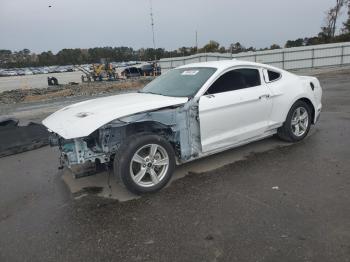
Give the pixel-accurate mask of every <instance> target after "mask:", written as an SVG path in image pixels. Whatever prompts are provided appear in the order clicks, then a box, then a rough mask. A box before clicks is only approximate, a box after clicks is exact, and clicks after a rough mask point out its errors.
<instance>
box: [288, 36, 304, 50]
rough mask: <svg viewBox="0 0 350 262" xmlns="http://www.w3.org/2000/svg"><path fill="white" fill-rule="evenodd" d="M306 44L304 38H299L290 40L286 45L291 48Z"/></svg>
mask: <svg viewBox="0 0 350 262" xmlns="http://www.w3.org/2000/svg"><path fill="white" fill-rule="evenodd" d="M303 45H304V39H302V38H298V39H296V40H288V41H287V42H286V44H285V45H284V47H286V48H290V47H299V46H303Z"/></svg>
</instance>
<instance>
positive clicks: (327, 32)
mask: <svg viewBox="0 0 350 262" xmlns="http://www.w3.org/2000/svg"><path fill="white" fill-rule="evenodd" d="M347 2H348V0H336V4H335V6H334V7H331V8H330V9H329V10H328V11H327V12H326V18H325V25H324V26H323V27H322V28H321V29H322V31H321V33H320V36H321V37H323V38H326V40H328V41H329V40H330V39H331V38H333V37H334V36H335V33H336V28H337V21H338V17H339V15H340V11H341V9H342V8H343V6H344V5H345V4H346V3H347Z"/></svg>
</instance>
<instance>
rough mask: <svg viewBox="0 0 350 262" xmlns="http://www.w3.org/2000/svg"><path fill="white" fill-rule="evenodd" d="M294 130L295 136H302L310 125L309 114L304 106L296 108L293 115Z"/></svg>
mask: <svg viewBox="0 0 350 262" xmlns="http://www.w3.org/2000/svg"><path fill="white" fill-rule="evenodd" d="M291 125H292V132H293V134H294V135H295V136H298V137H300V136H302V135H304V134H305V132H306V130H307V128H308V125H309V114H308V113H307V110H306V109H305V108H304V107H298V108H297V109H295V111H294V113H293V115H292V123H291Z"/></svg>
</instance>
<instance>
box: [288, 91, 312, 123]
mask: <svg viewBox="0 0 350 262" xmlns="http://www.w3.org/2000/svg"><path fill="white" fill-rule="evenodd" d="M298 101H303V102H304V103H306V104H307V105H308V106H309V108H310V110H311V119H312V124H314V123H315V121H316V119H315V112H316V109H315V108H316V107H315V105H314V103H313V102H312V100H311V99H310V98H308V97H307V96H305V95H304V96H303V95H302V96H298V97H296V98H295V99H294V100H293V102H292V103H291V104H290V105H289V107H288V110H287V111H286V113H285V116H284V121H285V120H286V118H287V116H288V113H289V110H290V109H291V108H292V106H293V105H294V104H295V103H296V102H298Z"/></svg>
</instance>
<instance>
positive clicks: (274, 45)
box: [270, 44, 281, 50]
mask: <svg viewBox="0 0 350 262" xmlns="http://www.w3.org/2000/svg"><path fill="white" fill-rule="evenodd" d="M270 49H271V50H274V49H281V47H280V46H279V45H277V44H273V45H271V46H270Z"/></svg>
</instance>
